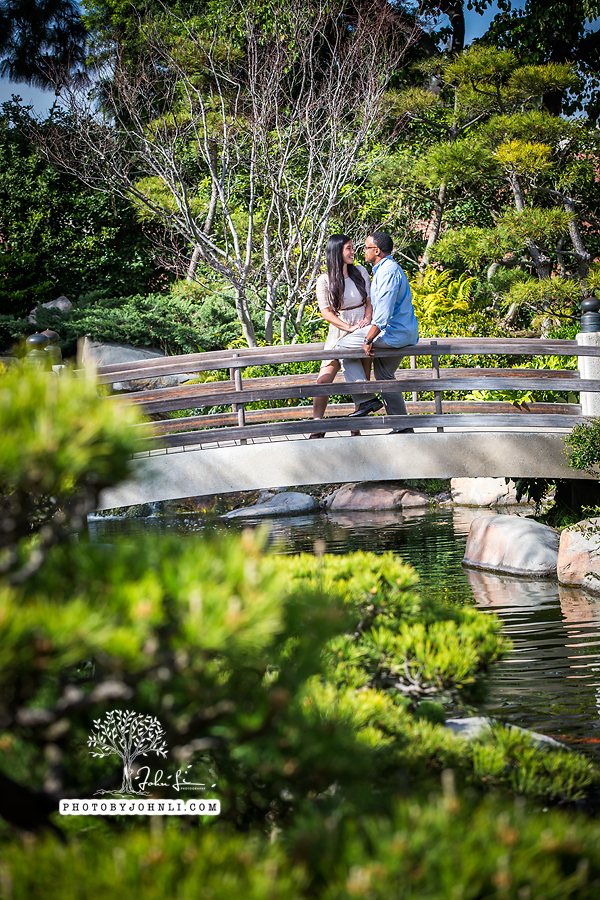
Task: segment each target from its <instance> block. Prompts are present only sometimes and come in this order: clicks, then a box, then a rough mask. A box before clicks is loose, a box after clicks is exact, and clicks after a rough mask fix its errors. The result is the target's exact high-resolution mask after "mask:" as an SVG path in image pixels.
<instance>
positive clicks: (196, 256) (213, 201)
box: [186, 146, 219, 281]
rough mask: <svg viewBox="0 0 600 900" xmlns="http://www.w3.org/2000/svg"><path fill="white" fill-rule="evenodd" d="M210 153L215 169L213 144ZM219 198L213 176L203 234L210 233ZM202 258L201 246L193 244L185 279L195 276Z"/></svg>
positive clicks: (215, 150) (188, 279) (215, 154)
mask: <svg viewBox="0 0 600 900" xmlns="http://www.w3.org/2000/svg"><path fill="white" fill-rule="evenodd" d="M211 155H212V157H213V164H214V167H215V169H216V160H217V148H216V146H214V147H213V148H212V149H211ZM218 199H219V189H218V187H217V182H216V181H215V179H214V178H213V181H212V187H211V191H210V202H209V204H208V212H207V213H206V219H205V220H204V228H203V229H202V230H203V231H204V234H205V235H207V236H208V235H210V233H211V231H212V229H213V225H214V223H215V215H216V213H217V201H218ZM201 259H202V247H201V245H200V244H194V252H193V253H192V258H191V259H190V264H189V266H188V270H187V275H186V281H194V280H195V278H196V270H197V268H198V263H199V262H200V260H201Z"/></svg>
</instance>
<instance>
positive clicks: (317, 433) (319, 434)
mask: <svg viewBox="0 0 600 900" xmlns="http://www.w3.org/2000/svg"><path fill="white" fill-rule="evenodd" d="M320 437H325V432H324V431H315V432H314V434H309V436H308V439H309V441H310V440H312V439H313V438H320Z"/></svg>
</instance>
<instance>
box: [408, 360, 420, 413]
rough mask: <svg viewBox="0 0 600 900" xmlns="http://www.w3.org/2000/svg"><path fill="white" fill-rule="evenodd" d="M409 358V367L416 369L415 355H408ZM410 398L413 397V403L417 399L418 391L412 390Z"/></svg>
mask: <svg viewBox="0 0 600 900" xmlns="http://www.w3.org/2000/svg"><path fill="white" fill-rule="evenodd" d="M409 359H410V367H411V369H416V368H417V357H416V356H411V357H409ZM412 398H413V403H417V402H418V400H419V392H418V391H413V392H412Z"/></svg>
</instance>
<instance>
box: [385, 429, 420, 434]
mask: <svg viewBox="0 0 600 900" xmlns="http://www.w3.org/2000/svg"><path fill="white" fill-rule="evenodd" d="M414 433H415V429H414V428H394V429H393V430H392V431H388V434H414Z"/></svg>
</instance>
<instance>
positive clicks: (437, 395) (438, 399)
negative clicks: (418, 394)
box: [431, 341, 444, 433]
mask: <svg viewBox="0 0 600 900" xmlns="http://www.w3.org/2000/svg"><path fill="white" fill-rule="evenodd" d="M431 346H432V347H433V346H437V341H432V342H431ZM431 368H432V369H433V377H434V379H438V378H439V377H440V358H439V356H438V355H437V354H435V355H434V354H433V353H432V354H431ZM433 399H434V400H435V414H436V416H441V415H442V392H441V391H434V392H433ZM443 430H444V429H443V428H442V427H441V426H440V425H438V427H437V431H438V433H440V432H443Z"/></svg>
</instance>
